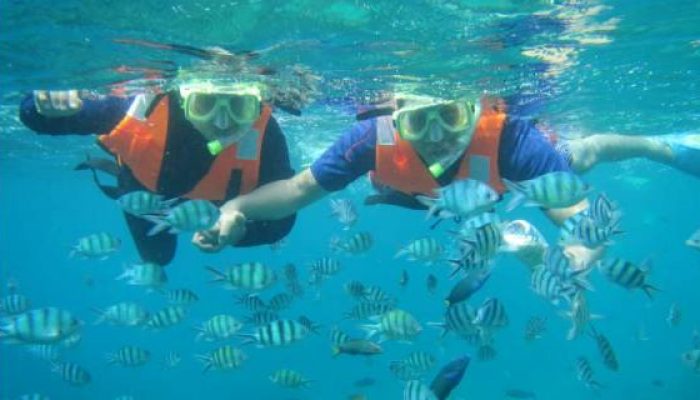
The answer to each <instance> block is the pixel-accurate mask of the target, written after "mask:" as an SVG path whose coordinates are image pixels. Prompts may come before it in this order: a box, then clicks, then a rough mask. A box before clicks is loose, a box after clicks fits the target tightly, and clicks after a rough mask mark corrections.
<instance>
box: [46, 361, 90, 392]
mask: <svg viewBox="0 0 700 400" xmlns="http://www.w3.org/2000/svg"><path fill="white" fill-rule="evenodd" d="M51 372H53V373H55V374H58V376H60V377H61V379H63V380H64V381H66V382H68V383H69V384H71V385H73V386H84V385H87V384H89V383H90V382H91V381H92V377H91V376H90V372H88V371H87V370H86V369H85V368H83V367H81V366H80V365H78V364H74V363H71V362H59V363H53V364H52V366H51Z"/></svg>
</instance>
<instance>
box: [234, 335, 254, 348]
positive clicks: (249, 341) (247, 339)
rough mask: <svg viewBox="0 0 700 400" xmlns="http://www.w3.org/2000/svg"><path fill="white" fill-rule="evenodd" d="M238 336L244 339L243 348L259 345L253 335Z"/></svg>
mask: <svg viewBox="0 0 700 400" xmlns="http://www.w3.org/2000/svg"><path fill="white" fill-rule="evenodd" d="M236 336H237V337H239V338H242V339H243V341H241V346H245V345H249V344H253V343H258V338H257V337H256V336H255V335H254V334H252V333H237V334H236Z"/></svg>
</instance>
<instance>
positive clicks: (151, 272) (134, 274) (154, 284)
mask: <svg viewBox="0 0 700 400" xmlns="http://www.w3.org/2000/svg"><path fill="white" fill-rule="evenodd" d="M115 279H116V280H118V281H120V280H126V281H127V282H126V283H127V284H129V285H136V286H146V287H148V288H149V290H152V289H157V288H159V287H161V286H163V285H164V284H165V283H166V282H168V276H167V275H166V274H165V269H164V268H163V266H161V265H159V264H155V263H148V262H147V263H140V264H132V265H129V266H124V272H122V274H121V275H119V276H117V277H116V278H115Z"/></svg>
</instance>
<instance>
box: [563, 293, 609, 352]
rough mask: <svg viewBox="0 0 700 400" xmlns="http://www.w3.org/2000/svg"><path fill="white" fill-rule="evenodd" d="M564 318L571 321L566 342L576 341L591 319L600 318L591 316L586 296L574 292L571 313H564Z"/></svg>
mask: <svg viewBox="0 0 700 400" xmlns="http://www.w3.org/2000/svg"><path fill="white" fill-rule="evenodd" d="M564 316H566V317H568V318H569V319H571V329H569V332H568V333H567V335H566V340H574V339H576V338H577V337H578V336H579V335H580V334H581V333H583V332H585V330H586V326H587V325H588V322H589V321H590V320H591V319H592V318H600V317H599V316H597V315H591V313H590V311H589V310H588V302H587V301H586V295H585V293H584V292H583V291H578V292H576V294H575V295H574V299H573V301H572V302H571V311H569V312H566V313H565V314H564Z"/></svg>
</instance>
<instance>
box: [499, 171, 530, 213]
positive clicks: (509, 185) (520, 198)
mask: <svg viewBox="0 0 700 400" xmlns="http://www.w3.org/2000/svg"><path fill="white" fill-rule="evenodd" d="M503 184H504V185H505V186H506V189H508V190H509V191H511V192H513V198H512V199H510V201H509V202H508V205H507V206H506V211H513V210H514V209H515V208H516V207H517V206H519V205H520V204H521V203H522V202H524V201H525V199H526V198H525V195H524V194H523V192H524V191H525V187H524V186H523V185H522V184H521V183H518V182H513V181H510V180H508V179H503Z"/></svg>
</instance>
